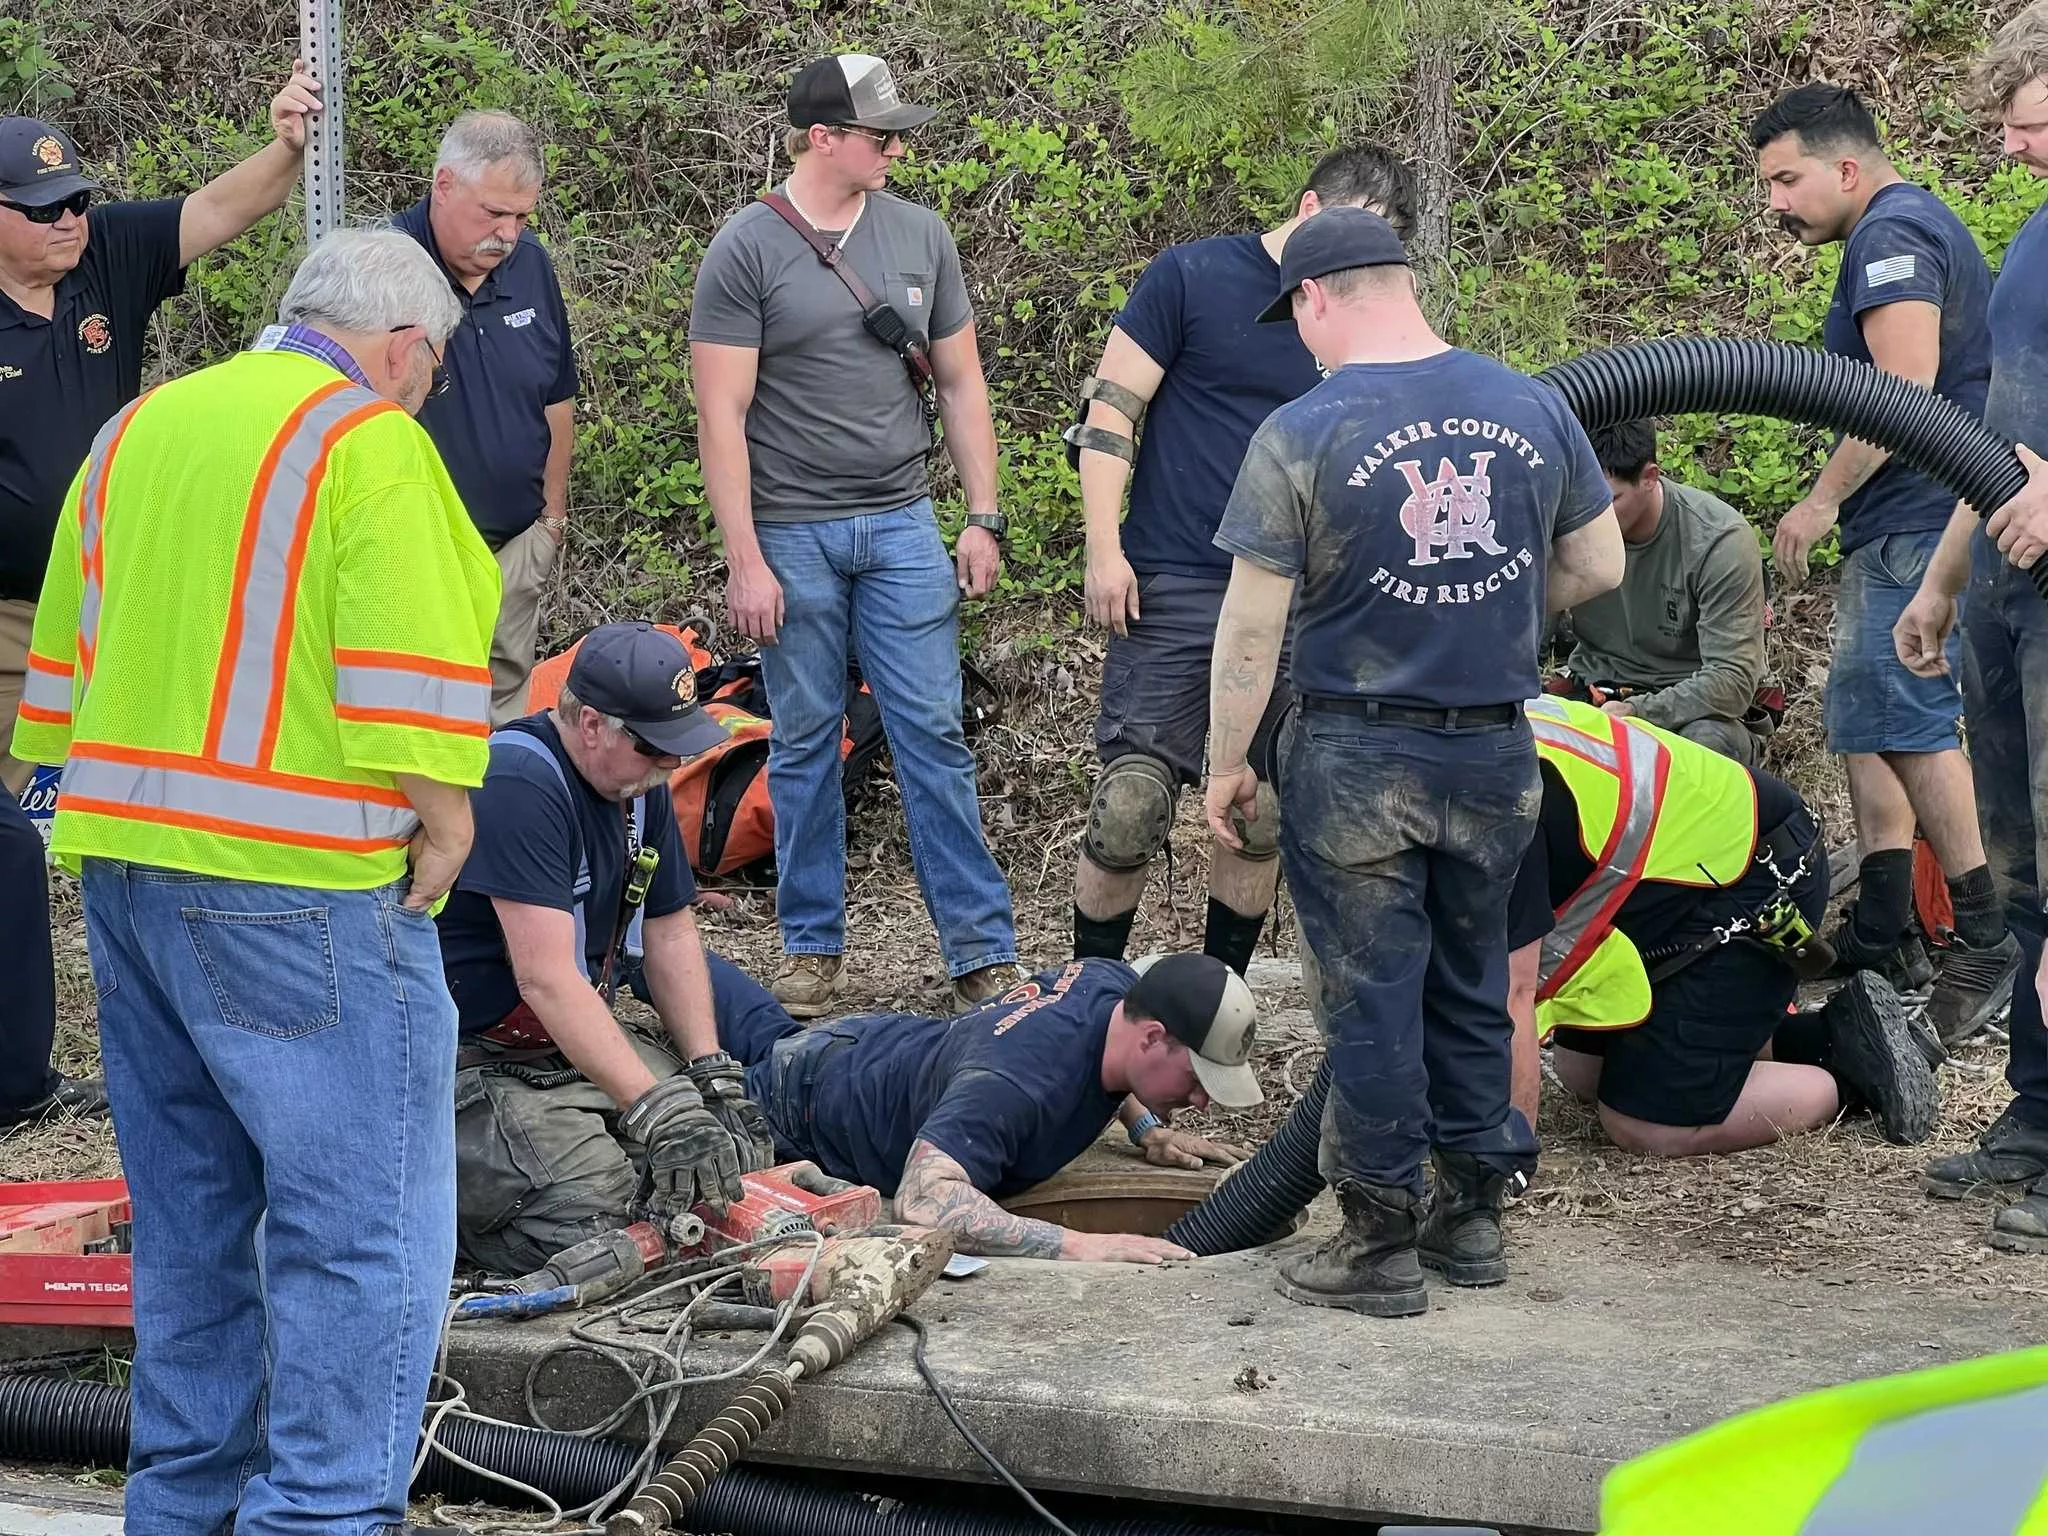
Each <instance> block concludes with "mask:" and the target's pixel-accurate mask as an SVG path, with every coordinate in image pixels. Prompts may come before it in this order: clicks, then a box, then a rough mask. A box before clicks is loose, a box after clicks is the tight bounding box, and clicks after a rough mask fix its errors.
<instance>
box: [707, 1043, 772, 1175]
mask: <svg viewBox="0 0 2048 1536" xmlns="http://www.w3.org/2000/svg"><path fill="white" fill-rule="evenodd" d="M690 1081H691V1082H693V1083H695V1084H696V1085H697V1091H698V1092H699V1093H701V1094H702V1095H703V1096H704V1107H705V1108H706V1109H708V1110H710V1111H711V1114H712V1116H713V1117H714V1118H715V1119H716V1120H717V1121H718V1123H719V1124H720V1125H722V1126H724V1127H725V1130H726V1134H727V1135H728V1136H730V1137H732V1144H733V1150H734V1151H735V1152H736V1153H737V1154H738V1156H739V1160H740V1172H741V1173H753V1172H755V1171H756V1170H758V1169H762V1168H772V1167H774V1166H775V1133H774V1132H773V1131H772V1130H770V1129H769V1128H768V1117H767V1116H766V1115H764V1114H762V1113H761V1109H760V1106H759V1105H757V1104H755V1103H754V1101H753V1100H752V1099H750V1098H748V1097H747V1083H746V1074H745V1071H744V1069H743V1068H742V1067H741V1066H740V1064H739V1063H738V1062H736V1061H734V1060H733V1059H732V1057H730V1056H728V1055H727V1054H726V1053H725V1052H724V1051H713V1052H712V1053H711V1054H710V1055H709V1056H699V1057H698V1058H697V1059H696V1060H695V1061H693V1062H691V1063H690Z"/></svg>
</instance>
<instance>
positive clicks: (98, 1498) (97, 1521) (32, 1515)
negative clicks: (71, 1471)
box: [0, 1477, 122, 1536]
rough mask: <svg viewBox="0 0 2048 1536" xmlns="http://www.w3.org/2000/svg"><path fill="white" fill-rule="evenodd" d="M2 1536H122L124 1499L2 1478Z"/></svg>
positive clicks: (105, 1494)
mask: <svg viewBox="0 0 2048 1536" xmlns="http://www.w3.org/2000/svg"><path fill="white" fill-rule="evenodd" d="M0 1536H122V1522H121V1495H120V1494H118V1493H112V1492H104V1491H95V1490H92V1489H85V1488H66V1487H63V1486H62V1485H57V1484H51V1483H47V1482H44V1481H42V1480H40V1479H38V1480H36V1481H33V1482H30V1481H26V1480H20V1479H14V1478H4V1477H0Z"/></svg>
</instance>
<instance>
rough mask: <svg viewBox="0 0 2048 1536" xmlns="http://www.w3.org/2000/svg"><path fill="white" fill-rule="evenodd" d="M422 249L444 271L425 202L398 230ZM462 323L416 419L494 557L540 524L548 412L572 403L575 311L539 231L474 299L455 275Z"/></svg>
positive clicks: (402, 218)
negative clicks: (441, 376) (440, 387)
mask: <svg viewBox="0 0 2048 1536" xmlns="http://www.w3.org/2000/svg"><path fill="white" fill-rule="evenodd" d="M392 223H393V224H395V225H396V226H397V227H398V228H400V229H402V230H404V231H405V232H406V233H407V234H408V235H411V236H412V237H413V239H415V240H417V241H419V243H420V244H421V245H422V246H424V247H425V248H426V251H427V254H428V255H429V256H432V257H433V258H434V261H435V263H436V264H437V265H439V266H440V267H441V269H442V270H443V271H444V272H445V271H447V263H446V262H443V261H442V260H441V252H440V250H439V248H438V247H436V246H435V244H434V234H433V229H432V226H431V225H430V224H429V223H428V220H427V203H426V201H422V202H420V203H418V204H416V205H415V206H413V207H411V208H408V209H407V210H406V211H405V212H404V213H401V214H400V215H398V217H397V218H395V219H393V220H392ZM448 284H449V286H450V287H451V288H452V289H454V291H455V296H456V298H458V299H460V300H461V301H462V323H461V324H460V325H458V326H457V327H456V328H455V332H454V334H453V335H451V336H450V337H449V338H448V347H447V350H446V352H445V353H444V354H443V355H442V362H443V364H444V366H445V367H446V368H447V370H448V377H449V388H448V392H447V393H446V394H444V395H437V396H435V397H434V398H433V399H431V400H429V401H428V402H427V403H426V405H425V406H423V407H422V408H421V410H420V425H421V426H423V427H425V428H426V429H427V435H428V436H429V437H431V438H433V440H434V446H435V447H436V448H438V449H440V450H441V459H442V462H443V463H445V464H446V465H447V466H448V477H449V479H451V480H453V481H454V482H455V489H456V491H457V493H458V494H460V495H461V497H462V504H463V506H465V507H467V508H468V509H469V517H470V521H471V522H473V523H475V524H476V526H477V531H478V532H479V533H481V534H482V535H483V536H484V539H485V541H486V542H488V543H489V544H490V545H491V546H492V547H493V548H496V547H497V546H498V545H501V544H503V543H504V542H505V541H506V540H507V539H510V538H514V537H516V536H517V535H519V534H522V533H524V532H525V531H526V530H527V529H528V528H530V527H532V526H533V523H534V521H535V519H537V518H538V517H539V516H540V514H541V500H542V483H541V482H542V478H543V471H544V470H545V469H546V468H547V462H548V449H549V447H550V446H551V444H552V441H553V438H552V434H550V433H549V431H548V423H547V416H546V411H547V408H548V407H549V406H551V405H559V404H560V403H561V402H562V401H564V400H573V399H575V398H576V358H575V355H574V354H573V353H572V352H571V350H570V346H569V311H568V308H567V307H566V306H565V305H564V304H563V302H562V285H561V284H560V283H559V282H557V281H556V280H555V266H554V263H553V262H552V261H550V260H549V259H548V253H547V248H546V247H545V246H543V245H542V244H541V243H540V241H539V240H537V239H535V238H534V235H533V231H531V230H523V231H521V232H520V236H519V243H518V244H517V245H515V246H514V247H513V248H512V250H511V251H510V252H509V253H508V254H507V255H506V257H505V259H504V260H503V261H501V262H499V263H498V265H497V266H496V267H494V268H492V269H491V271H489V272H488V273H486V274H485V275H484V280H483V281H482V282H481V283H479V284H478V285H477V290H476V292H475V293H471V292H470V291H469V290H468V289H467V288H465V287H463V286H462V284H461V283H459V282H457V281H456V280H455V278H454V276H453V274H450V276H449V279H448Z"/></svg>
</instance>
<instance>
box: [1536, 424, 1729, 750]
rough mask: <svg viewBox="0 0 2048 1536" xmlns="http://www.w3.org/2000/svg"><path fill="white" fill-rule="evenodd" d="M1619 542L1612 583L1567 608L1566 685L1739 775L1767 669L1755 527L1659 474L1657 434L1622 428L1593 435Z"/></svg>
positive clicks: (1643, 427) (1715, 500) (1649, 428)
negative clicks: (1620, 563)
mask: <svg viewBox="0 0 2048 1536" xmlns="http://www.w3.org/2000/svg"><path fill="white" fill-rule="evenodd" d="M1590 435H1591V437H1592V439H1593V452H1594V453H1595V454H1597V455H1598V456H1599V459H1600V467H1601V469H1602V470H1604V471H1605V472H1606V474H1607V484H1608V487H1609V488H1610V489H1611V490H1612V491H1613V492H1614V516H1615V519H1616V521H1618V522H1619V523H1620V524H1621V536H1622V538H1623V539H1624V540H1625V541H1626V542H1627V545H1628V571H1627V574H1626V575H1624V576H1623V577H1622V578H1621V585H1620V586H1618V587H1616V588H1615V589H1614V590H1613V591H1611V592H1603V593H1601V594H1600V595H1599V596H1598V597H1596V598H1593V599H1591V600H1590V601H1588V602H1584V603H1581V604H1579V606H1578V607H1576V608H1574V609H1573V610H1572V633H1573V636H1574V638H1575V639H1576V641H1577V644H1576V645H1575V646H1574V647H1573V649H1572V653H1571V660H1570V661H1569V662H1567V663H1566V665H1567V667H1568V668H1569V670H1570V672H1571V674H1572V676H1573V677H1574V678H1577V679H1580V680H1583V681H1584V682H1585V683H1587V684H1589V685H1594V686H1597V687H1599V688H1600V689H1602V690H1603V691H1605V692H1607V693H1610V694H1612V695H1613V696H1612V697H1607V698H1605V699H1603V698H1599V697H1596V698H1594V699H1593V702H1594V703H1595V704H1598V705H1600V707H1601V708H1603V709H1605V710H1606V711H1607V713H1609V714H1610V715H1634V716H1636V717H1637V718H1639V719H1643V720H1647V721H1649V722H1650V723H1651V724H1652V725H1661V726H1663V727H1664V729H1665V730H1667V731H1676V732H1677V733H1678V734H1679V735H1681V736H1683V737H1685V738H1686V740H1688V741H1696V742H1698V743H1700V744H1701V745H1702V746H1707V747H1712V748H1713V749H1714V750H1715V751H1716V752H1719V753H1721V754H1722V755H1723V756H1724V757H1732V758H1734V759H1735V761H1737V762H1738V763H1741V764H1742V765H1743V766H1744V767H1751V766H1753V765H1754V764H1755V762H1756V757H1757V747H1758V740H1759V738H1758V736H1757V733H1756V732H1755V731H1754V730H1752V729H1751V727H1750V726H1749V725H1747V724H1746V723H1745V720H1746V717H1747V716H1748V715H1749V713H1750V709H1751V706H1752V705H1753V704H1754V703H1755V701H1756V689H1757V684H1758V682H1759V681H1761V680H1762V678H1763V672H1764V561H1763V555H1762V554H1761V552H1759V550H1758V549H1757V543H1756V530H1755V529H1753V528H1751V527H1750V526H1749V524H1748V522H1747V521H1745V520H1744V518H1743V516H1742V514H1741V513H1740V512H1738V511H1736V510H1735V509H1734V508H1733V507H1731V506H1729V505H1728V503H1727V502H1725V501H1723V500H1721V498H1720V497H1718V496H1713V495H1709V494H1708V493H1707V492H1705V491H1696V490H1694V489H1693V488H1692V487H1691V486H1689V485H1680V484H1679V483H1678V482H1677V481H1676V480H1669V479H1666V478H1665V477H1664V474H1663V471H1662V470H1661V468H1660V467H1659V466H1658V464H1657V430H1656V427H1655V426H1654V425H1653V424H1652V423H1650V422H1647V421H1625V422H1622V423H1621V424H1620V425H1618V426H1612V427H1603V428H1601V429H1600V430H1599V431H1597V432H1594V433H1592V434H1590Z"/></svg>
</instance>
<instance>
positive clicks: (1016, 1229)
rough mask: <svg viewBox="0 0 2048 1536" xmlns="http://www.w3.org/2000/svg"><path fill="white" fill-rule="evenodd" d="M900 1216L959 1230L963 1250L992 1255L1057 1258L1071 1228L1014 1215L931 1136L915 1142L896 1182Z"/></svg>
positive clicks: (955, 1234) (957, 1238)
mask: <svg viewBox="0 0 2048 1536" xmlns="http://www.w3.org/2000/svg"><path fill="white" fill-rule="evenodd" d="M896 1219H897V1220H898V1221H903V1222H908V1223H910V1224H912V1225H915V1226H920V1227H940V1228H943V1229H944V1230H945V1231H948V1232H950V1233H952V1234H953V1246H954V1247H955V1248H957V1249H959V1251H960V1252H962V1253H978V1254H986V1255H988V1256H990V1257H992V1258H995V1257H1000V1258H1019V1259H1056V1258H1058V1257H1059V1256H1060V1247H1061V1245H1062V1244H1063V1243H1064V1242H1065V1241H1066V1236H1067V1233H1066V1228H1064V1227H1056V1226H1054V1225H1053V1224H1052V1223H1051V1222H1049V1221H1032V1220H1031V1219H1029V1218H1028V1217H1024V1216H1012V1215H1011V1214H1010V1213H1009V1212H1008V1211H1006V1210H1004V1209H1003V1208H1002V1207H1001V1206H1000V1205H997V1204H996V1203H995V1201H993V1200H991V1199H989V1197H988V1196H987V1195H985V1194H983V1193H982V1192H981V1191H980V1190H978V1189H976V1188H975V1187H974V1185H973V1184H972V1183H970V1182H969V1180H968V1178H967V1170H966V1169H965V1168H962V1167H961V1166H960V1165H959V1164H958V1163H956V1162H954V1161H953V1159H952V1158H950V1157H948V1156H946V1154H945V1153H943V1152H941V1151H940V1150H939V1149H938V1148H937V1147H935V1146H933V1145H932V1144H931V1143H930V1142H928V1141H920V1142H917V1143H915V1144H914V1145H913V1146H912V1147H911V1149H910V1156H909V1158H908V1159H906V1160H905V1162H904V1164H903V1178H902V1181H901V1182H900V1183H899V1184H898V1185H897V1186H896Z"/></svg>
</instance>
